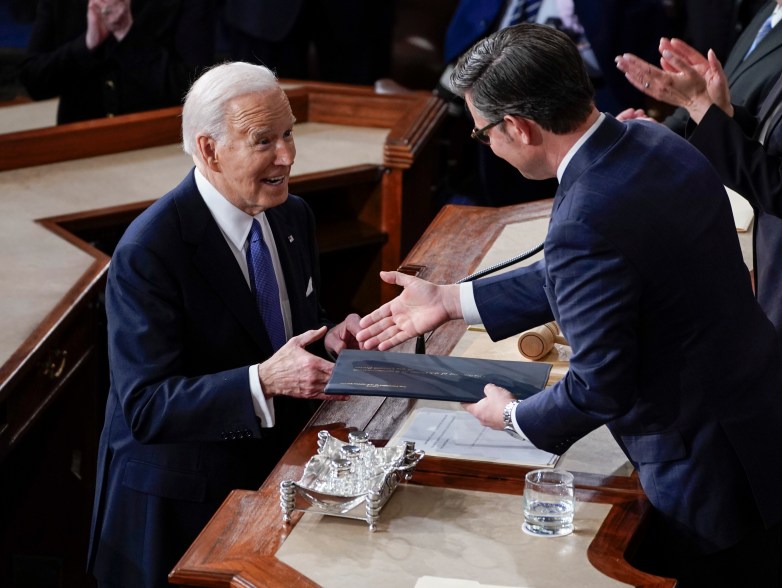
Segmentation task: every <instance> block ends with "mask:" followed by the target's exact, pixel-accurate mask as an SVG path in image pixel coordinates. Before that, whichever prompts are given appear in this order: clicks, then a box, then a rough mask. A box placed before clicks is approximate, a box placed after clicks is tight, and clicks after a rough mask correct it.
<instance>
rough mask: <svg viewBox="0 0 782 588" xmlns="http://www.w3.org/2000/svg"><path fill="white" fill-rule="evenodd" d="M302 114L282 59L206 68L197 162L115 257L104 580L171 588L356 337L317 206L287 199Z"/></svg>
mask: <svg viewBox="0 0 782 588" xmlns="http://www.w3.org/2000/svg"><path fill="white" fill-rule="evenodd" d="M293 123H294V116H293V113H292V112H291V108H290V105H289V103H288V99H287V97H286V95H285V93H284V92H283V91H282V89H281V88H280V87H279V85H278V83H277V80H276V78H275V77H274V74H273V73H272V72H271V71H270V70H268V69H267V68H265V67H262V66H258V65H252V64H248V63H240V62H237V63H227V64H223V65H219V66H217V67H214V68H212V69H210V70H208V71H207V72H206V73H204V74H203V75H202V76H201V77H200V78H199V79H198V80H197V81H196V82H195V83H194V84H193V87H192V88H191V89H190V91H189V93H188V95H187V98H186V100H185V104H184V109H183V112H182V135H183V140H184V149H185V151H186V152H187V153H188V154H189V155H191V156H192V157H193V161H194V163H195V169H194V170H192V171H191V172H190V173H189V174H188V175H187V177H185V178H184V180H183V181H182V182H181V183H180V184H179V185H178V186H177V187H176V188H174V189H173V190H172V191H171V192H169V193H168V194H166V195H165V196H163V197H162V198H160V199H159V200H157V201H156V202H155V203H154V204H152V206H150V207H149V208H148V209H146V210H145V211H144V212H143V213H142V214H141V215H140V216H139V217H137V218H136V219H135V220H134V221H133V222H132V223H131V224H130V226H129V227H128V229H127V231H126V232H125V234H124V235H123V237H122V239H121V240H120V242H119V244H118V245H117V248H116V250H115V251H114V254H113V256H112V259H111V265H110V268H109V273H108V280H107V285H106V313H107V317H108V351H109V371H110V379H111V385H110V390H109V395H108V401H107V406H106V417H105V423H104V429H103V433H102V435H101V439H100V446H99V453H98V473H97V482H96V495H95V503H94V511H93V521H92V538H91V545H90V552H89V570H90V571H91V572H92V573H93V574H94V575H95V577H96V578H97V579H98V583H99V585H101V586H123V587H128V588H131V587H132V588H144V587H161V588H162V587H164V586H167V585H168V584H167V575H168V573H169V572H170V571H171V570H172V568H173V567H174V565H175V564H176V562H177V561H178V560H179V558H180V557H181V556H182V555H183V554H184V552H185V551H186V550H187V548H188V547H189V545H190V544H191V543H192V541H193V540H194V539H195V538H196V536H197V535H198V533H199V532H200V531H201V529H202V528H203V527H204V526H205V525H206V523H207V522H208V521H209V519H210V517H211V516H212V515H213V514H214V513H215V511H216V510H217V508H218V507H219V506H220V504H221V503H222V501H223V500H224V499H225V497H226V496H227V495H228V493H229V492H230V491H231V490H233V489H235V488H244V489H250V490H255V489H257V488H258V487H260V485H261V484H262V482H263V480H264V478H265V477H266V475H267V474H268V473H269V472H270V471H271V470H272V468H273V467H274V466H275V465H276V464H277V462H278V461H279V459H280V458H281V457H282V455H283V453H284V452H285V450H286V449H287V448H288V446H289V445H290V443H291V442H292V441H293V439H295V437H296V436H297V435H298V434H299V432H301V430H302V429H303V427H304V426H305V425H306V423H307V421H308V420H309V418H310V417H311V415H312V414H313V411H314V409H315V408H316V407H317V404H318V403H317V402H316V399H325V398H326V397H325V396H324V395H323V390H324V387H325V384H326V382H327V381H328V379H329V377H330V375H331V371H332V368H333V363H332V362H331V361H328V360H327V359H326V356H330V357H331V356H334V355H336V354H338V353H339V352H340V351H341V350H343V349H344V348H345V347H357V346H358V345H357V343H356V340H355V338H354V336H353V334H354V333H356V332H357V331H358V319H359V317H358V315H355V314H351V315H349V316H348V317H347V318H346V319H345V321H343V322H342V323H340V324H338V325H334V324H333V323H331V322H330V321H329V320H328V319H327V317H326V315H325V313H324V310H323V308H322V307H321V305H320V302H319V292H320V273H319V266H318V252H317V247H316V244H315V235H314V226H313V225H314V217H313V214H312V212H311V210H310V209H309V207H308V206H307V204H306V203H305V202H304V200H302V199H301V198H298V197H296V196H293V195H290V194H288V180H289V177H290V171H291V166H292V165H293V162H294V158H295V155H296V147H295V142H294V138H293ZM329 398H332V397H329Z"/></svg>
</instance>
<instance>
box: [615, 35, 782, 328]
mask: <svg viewBox="0 0 782 588" xmlns="http://www.w3.org/2000/svg"><path fill="white" fill-rule="evenodd" d="M660 48H661V50H662V52H663V55H664V56H665V55H667V57H663V60H664V61H665V62H666V64H667V70H665V71H664V70H662V69H659V68H657V67H655V66H652V65H651V64H649V63H647V62H646V61H644V60H642V59H639V58H637V57H636V56H633V55H623V56H620V57H618V58H617V67H618V68H619V69H620V70H622V71H624V72H626V74H627V79H628V80H630V82H631V83H633V84H634V85H635V86H636V87H638V88H640V89H642V90H643V91H645V92H647V93H648V94H649V95H650V96H652V97H653V98H655V99H657V100H661V101H664V102H669V103H671V104H673V105H675V106H680V108H682V109H686V110H687V112H688V115H689V117H690V119H691V120H692V121H693V123H694V125H693V127H692V128H691V129H690V132H689V133H688V136H687V139H688V140H689V141H690V143H692V144H693V145H695V146H696V147H697V148H698V150H699V151H700V152H701V153H703V154H704V155H705V156H706V157H707V158H708V159H709V161H710V162H711V163H712V165H713V166H714V167H715V169H716V170H717V172H718V173H719V174H720V178H721V179H722V182H723V183H724V184H725V185H726V186H728V187H730V188H732V189H733V190H735V191H736V192H738V193H739V194H741V195H742V196H743V197H744V198H745V199H746V200H747V201H748V202H749V203H750V205H751V206H752V209H753V210H754V212H755V219H754V227H753V233H752V239H753V251H752V255H753V267H754V270H755V276H754V277H755V293H756V296H757V299H758V302H759V303H760V306H761V307H762V308H763V310H764V311H765V312H766V314H767V315H768V317H769V318H770V319H771V322H772V323H774V326H775V327H776V329H777V332H778V333H779V334H780V336H782V295H781V294H782V265H781V264H780V263H779V260H780V255H782V198H780V193H782V175H780V170H781V169H782V125H781V124H780V122H782V108H780V107H779V106H780V104H782V78H779V79H778V80H777V82H776V84H775V85H774V86H773V87H772V89H771V90H770V92H769V94H768V95H767V96H766V98H765V100H764V101H763V102H762V103H761V104H760V106H759V112H758V113H753V112H750V111H748V110H747V108H745V107H743V106H740V105H738V104H734V103H731V99H732V96H731V92H730V90H729V84H728V80H727V76H726V73H725V71H724V70H723V69H722V66H721V64H720V63H719V60H717V58H716V56H715V55H714V54H713V53H709V55H708V57H704V56H703V55H701V54H700V53H699V52H697V51H696V50H695V49H693V48H692V47H690V46H689V45H687V44H686V43H684V42H682V41H680V40H677V39H674V40H670V41H669V40H667V39H664V40H663V41H662V42H661V45H660ZM756 114H757V116H756Z"/></svg>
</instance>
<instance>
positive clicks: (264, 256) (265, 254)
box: [247, 219, 285, 351]
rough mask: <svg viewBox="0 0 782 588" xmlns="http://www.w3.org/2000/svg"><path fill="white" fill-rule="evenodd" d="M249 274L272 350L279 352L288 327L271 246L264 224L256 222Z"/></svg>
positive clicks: (249, 250)
mask: <svg viewBox="0 0 782 588" xmlns="http://www.w3.org/2000/svg"><path fill="white" fill-rule="evenodd" d="M247 241H248V243H247V271H248V272H249V275H250V284H251V286H252V291H253V294H255V303H256V304H257V305H258V311H259V312H260V313H261V318H262V319H263V324H264V325H265V326H266V333H267V334H268V335H269V340H270V341H271V343H272V347H273V348H274V350H275V351H277V350H278V349H279V348H280V347H282V346H283V345H285V325H284V323H283V322H282V311H281V310H280V290H279V288H278V287H277V278H276V276H275V275H274V265H273V264H272V256H271V253H269V247H268V246H267V245H266V242H265V241H264V240H263V233H262V232H261V225H260V223H259V222H258V221H257V220H256V219H253V224H252V227H251V228H250V235H249V236H248V237H247Z"/></svg>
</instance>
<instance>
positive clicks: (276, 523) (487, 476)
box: [169, 201, 674, 587]
mask: <svg viewBox="0 0 782 588" xmlns="http://www.w3.org/2000/svg"><path fill="white" fill-rule="evenodd" d="M550 206H551V202H550V201H542V202H536V203H531V204H525V205H517V206H512V207H506V208H501V209H488V208H477V207H462V206H447V207H445V208H444V209H443V210H442V211H441V212H440V214H439V215H438V216H437V217H436V219H435V221H434V222H433V223H432V225H431V226H430V228H429V230H428V231H427V232H426V234H425V235H424V237H423V238H422V239H421V240H420V241H419V242H418V244H417V245H416V246H415V247H414V248H413V250H412V251H411V252H410V254H409V255H408V256H407V258H406V259H405V261H404V263H403V265H402V269H403V270H404V271H407V272H410V273H416V274H417V275H419V276H421V277H423V278H426V279H429V280H432V281H435V282H438V283H452V282H454V281H455V280H457V279H459V278H461V277H462V276H463V275H465V274H466V273H469V272H470V271H472V270H473V269H474V268H476V267H477V266H478V265H479V264H480V262H481V260H482V259H483V257H484V256H485V254H486V252H487V251H488V249H489V248H490V246H491V244H492V242H493V241H494V239H495V238H496V236H497V235H498V234H499V233H500V231H501V230H502V229H503V227H504V226H506V225H508V224H511V223H517V222H521V221H525V220H529V219H536V218H544V217H546V216H547V215H548V213H549V210H550ZM464 329H465V327H464V324H463V323H462V324H459V323H458V322H456V321H454V322H453V324H448V325H444V326H443V327H441V328H440V329H438V330H437V331H436V333H435V335H433V336H432V337H431V338H430V339H429V340H428V352H430V353H434V354H448V353H450V352H451V351H452V350H453V348H454V347H455V346H456V344H457V343H458V341H459V339H460V338H461V336H462V335H463V334H464ZM411 344H412V342H408V343H406V344H404V345H403V346H400V347H401V349H399V351H403V352H405V351H406V352H409V351H411ZM412 405H413V401H410V400H406V399H391V398H375V397H364V398H356V397H354V398H351V399H350V400H347V401H344V402H328V403H324V404H323V405H322V407H321V409H320V410H319V411H318V413H317V414H316V415H315V417H314V418H313V420H312V421H311V423H310V426H309V427H308V429H306V430H305V431H304V432H303V433H302V434H301V435H300V436H299V438H298V439H297V441H296V442H295V443H294V444H293V446H292V447H291V448H290V450H289V451H288V452H287V453H286V455H285V456H284V457H283V459H282V460H281V461H280V463H279V464H278V466H277V468H276V469H275V470H274V471H273V472H272V474H271V475H270V476H269V478H268V479H267V480H266V482H265V483H264V485H263V486H262V487H261V488H260V489H259V490H258V491H257V492H252V491H234V492H233V493H232V494H231V495H230V496H229V497H228V498H227V499H226V501H225V503H224V504H223V505H222V506H221V508H220V509H219V510H218V512H217V513H216V514H215V516H214V517H213V519H212V520H211V521H210V523H209V525H208V526H207V527H206V528H205V529H204V530H203V531H202V533H201V534H200V535H199V537H198V538H197V540H196V541H195V542H194V543H193V545H192V546H191V548H190V549H189V550H188V552H187V553H186V554H185V555H184V556H183V557H182V559H181V560H180V562H179V563H178V564H177V566H176V567H175V569H174V570H173V571H172V573H171V575H170V577H169V580H170V582H172V583H174V584H179V585H187V586H190V585H193V586H230V585H242V586H293V585H296V586H315V585H317V584H316V583H315V582H313V581H312V580H311V579H309V578H307V577H305V576H304V575H302V574H301V572H300V571H298V570H296V569H293V568H292V567H290V566H288V565H287V564H285V563H283V562H282V561H280V560H279V559H278V558H277V557H276V556H275V554H276V553H277V551H278V549H279V548H280V546H281V545H283V543H284V542H285V540H286V539H287V537H288V536H289V534H290V533H291V529H292V528H295V527H287V526H284V525H283V524H282V522H281V512H280V506H279V484H280V483H281V482H282V481H283V480H298V479H299V478H300V477H301V474H302V470H303V465H304V464H305V463H306V461H307V460H308V459H309V457H310V456H311V455H312V454H313V452H314V448H315V447H316V435H317V431H319V430H322V429H327V430H331V431H333V434H335V435H337V436H341V435H342V436H344V435H345V434H346V432H347V430H348V429H359V430H364V431H366V432H367V433H368V434H369V436H370V437H371V438H372V439H375V440H385V439H389V438H390V437H391V436H392V435H393V433H394V432H395V431H396V430H397V428H398V427H399V425H400V424H401V423H402V422H403V420H404V419H405V418H406V416H407V415H408V413H409V411H410V409H411V407H412ZM528 470H529V468H524V467H520V466H510V465H504V464H494V463H476V462H468V461H463V460H456V459H447V458H437V457H426V458H425V459H424V460H423V461H422V462H421V463H420V464H419V465H418V467H417V468H416V471H415V474H414V476H413V479H412V482H413V483H414V484H418V485H422V486H429V487H441V488H457V489H463V490H477V491H488V492H500V493H505V494H514V493H515V494H518V492H519V488H521V487H522V485H523V479H524V475H525V474H526V472H527V471H528ZM575 474H576V484H577V488H578V498H579V500H582V501H588V502H596V503H602V504H610V505H612V508H611V510H610V511H609V513H608V515H607V517H606V519H605V521H604V523H603V525H602V527H601V528H600V530H599V532H598V533H597V536H596V538H595V540H594V541H593V542H592V544H591V545H590V546H589V549H588V553H587V557H588V559H589V561H590V562H591V564H592V565H593V566H594V567H595V568H597V569H598V570H600V571H601V572H602V573H604V574H606V576H607V577H610V578H613V579H615V580H618V581H620V582H623V583H625V584H629V585H632V586H643V587H652V586H654V587H657V586H659V587H662V586H673V584H674V582H673V581H672V580H670V579H666V578H659V577H655V576H650V575H648V574H645V573H642V572H640V571H639V570H636V569H635V568H633V567H632V566H630V565H629V564H628V563H627V561H626V560H625V555H626V553H628V552H632V548H633V536H634V534H635V533H636V532H638V531H639V529H641V528H642V524H643V520H644V517H645V516H646V513H647V512H648V511H649V508H650V505H649V504H648V501H647V500H646V498H645V497H644V495H643V492H642V491H641V489H640V487H639V485H638V482H637V479H636V478H635V477H634V476H614V475H610V474H609V475H605V474H595V473H583V472H575ZM300 519H301V513H294V515H293V521H292V525H294V526H295V525H296V523H297V522H298V521H299V520H300ZM381 521H382V514H381ZM324 540H327V538H324Z"/></svg>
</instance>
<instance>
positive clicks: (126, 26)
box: [85, 0, 133, 50]
mask: <svg viewBox="0 0 782 588" xmlns="http://www.w3.org/2000/svg"><path fill="white" fill-rule="evenodd" d="M131 26H133V15H132V14H131V12H130V0H89V3H88V4H87V33H86V39H85V40H86V44H87V49H90V50H92V49H95V48H96V47H98V46H99V45H100V44H101V43H103V42H104V41H105V40H106V39H107V38H108V37H109V35H114V38H115V39H117V41H121V40H122V39H124V38H125V36H126V35H127V34H128V32H129V31H130V27H131Z"/></svg>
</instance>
